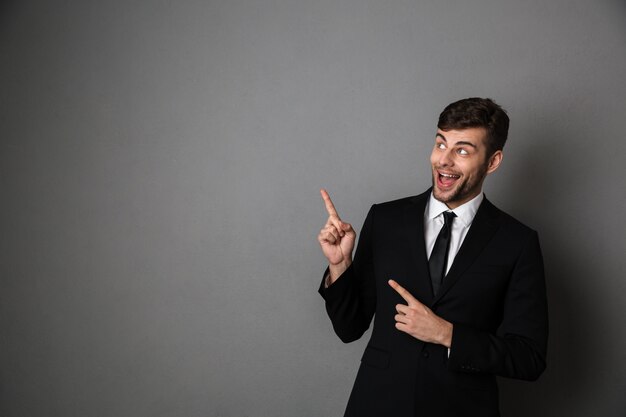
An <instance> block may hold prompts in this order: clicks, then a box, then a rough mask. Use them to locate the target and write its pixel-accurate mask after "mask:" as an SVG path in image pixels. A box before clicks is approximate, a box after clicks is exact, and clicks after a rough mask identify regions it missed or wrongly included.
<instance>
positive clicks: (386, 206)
mask: <svg viewBox="0 0 626 417" xmlns="http://www.w3.org/2000/svg"><path fill="white" fill-rule="evenodd" d="M429 196H430V189H429V190H427V191H425V192H423V193H422V194H418V195H413V196H409V197H403V198H399V199H397V200H391V201H385V202H382V203H377V204H374V205H373V206H372V209H376V211H377V212H394V211H397V210H404V209H406V208H415V207H425V206H426V202H427V201H428V197H429Z"/></svg>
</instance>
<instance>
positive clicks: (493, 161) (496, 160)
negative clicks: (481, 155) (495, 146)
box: [487, 150, 503, 174]
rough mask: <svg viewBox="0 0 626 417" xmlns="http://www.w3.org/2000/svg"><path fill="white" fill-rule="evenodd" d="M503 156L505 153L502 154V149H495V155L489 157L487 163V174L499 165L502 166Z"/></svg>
mask: <svg viewBox="0 0 626 417" xmlns="http://www.w3.org/2000/svg"><path fill="white" fill-rule="evenodd" d="M502 158H503V155H502V151H500V150H498V151H495V152H494V153H493V155H491V156H490V157H489V165H487V174H491V173H492V172H494V171H495V170H496V169H498V167H499V166H500V163H502Z"/></svg>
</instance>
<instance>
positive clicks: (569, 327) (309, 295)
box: [0, 0, 626, 417]
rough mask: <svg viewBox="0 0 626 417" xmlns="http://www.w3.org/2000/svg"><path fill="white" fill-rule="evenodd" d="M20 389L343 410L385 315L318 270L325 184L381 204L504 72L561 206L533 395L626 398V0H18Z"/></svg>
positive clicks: (12, 153) (6, 357)
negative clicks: (333, 300) (441, 121)
mask: <svg viewBox="0 0 626 417" xmlns="http://www.w3.org/2000/svg"><path fill="white" fill-rule="evenodd" d="M0 14H1V15H0V57H1V60H2V61H1V62H2V65H0V140H1V147H0V210H1V213H0V214H1V215H0V227H1V228H0V274H1V275H0V415H1V416H3V417H28V416H58V417H66V416H81V417H82V416H115V417H120V416H150V417H152V416H164V417H165V416H168V417H169V416H194V417H195V416H209V417H229V416H232V417H245V416H255V417H256V416H259V417H264V416H267V417H281V416H285V417H309V416H310V417H317V416H341V415H342V412H343V409H344V406H345V403H346V401H347V398H348V394H349V392H350V389H351V385H352V382H353V380H354V376H355V373H356V370H357V367H358V364H359V359H360V355H361V352H362V350H363V347H364V345H365V343H366V340H365V339H364V340H360V341H358V342H355V343H353V344H351V345H343V344H342V343H341V342H340V341H339V340H338V339H337V338H336V337H335V336H334V334H333V332H332V329H331V326H330V323H329V322H328V320H327V318H326V316H325V312H324V307H323V303H322V300H321V298H320V297H319V296H318V295H317V294H316V289H317V285H318V282H319V279H320V274H321V272H322V270H323V268H324V259H323V257H322V255H321V253H320V251H319V249H318V247H317V242H316V235H317V233H318V231H319V229H320V227H321V226H322V225H323V223H324V221H325V218H326V217H325V212H324V207H323V204H322V201H321V199H320V197H319V194H318V190H319V188H320V187H322V186H324V187H327V188H328V189H329V191H330V192H331V195H332V197H333V198H334V200H335V203H336V205H337V207H338V210H339V212H340V214H341V215H342V216H343V217H344V218H345V219H346V220H348V221H351V222H353V223H354V224H355V226H356V227H357V228H358V229H360V227H361V223H362V221H363V218H364V216H365V214H366V212H367V210H368V208H369V206H370V205H371V204H372V203H375V202H381V201H384V200H390V199H394V198H399V197H402V196H405V195H411V194H417V193H419V192H421V191H422V190H424V189H425V188H426V187H427V186H428V185H429V182H430V177H429V176H430V174H429V168H428V155H429V153H430V149H431V144H432V140H433V135H434V132H435V123H436V118H437V115H438V114H439V112H440V111H441V110H442V108H443V107H444V106H445V105H446V104H447V103H449V102H450V101H453V100H456V99H459V98H463V97H467V96H474V95H479V96H487V97H492V98H494V99H496V100H497V101H498V102H500V103H501V104H502V105H503V106H504V107H505V108H507V109H508V111H509V114H510V116H511V119H512V126H511V131H510V142H509V144H508V145H507V147H506V148H505V160H504V163H503V165H502V167H501V169H500V170H499V171H498V172H497V173H496V174H495V175H494V176H493V177H491V178H489V181H488V184H487V187H486V192H487V194H488V196H489V198H490V199H491V200H492V201H494V202H495V203H496V204H498V205H499V206H500V207H501V208H503V209H505V210H507V211H509V212H510V213H511V214H513V215H515V216H516V217H518V218H520V219H522V220H523V221H525V222H526V223H527V224H529V225H530V226H532V227H534V228H536V229H537V230H539V232H540V236H541V239H542V245H543V249H544V255H545V259H546V268H547V273H548V275H547V278H548V290H549V299H550V313H551V316H550V317H551V339H550V352H549V365H548V369H547V371H546V373H545V374H544V376H543V377H542V378H541V379H540V381H539V382H537V383H534V384H529V383H523V382H515V381H503V384H502V399H503V404H502V409H503V411H504V413H505V415H506V416H517V417H521V416H530V415H532V416H537V417H541V416H550V417H551V416H567V417H578V416H594V417H595V416H603V417H604V416H619V417H621V416H625V415H626V397H625V396H624V392H626V331H625V330H626V308H625V307H624V306H625V304H626V284H625V277H624V270H625V269H626V262H625V252H626V251H625V247H626V245H625V242H624V236H626V227H625V221H624V214H625V213H626V191H625V186H624V185H623V182H624V178H625V177H626V169H625V158H626V137H625V136H626V135H625V133H624V132H625V131H626V130H625V127H624V124H625V116H626V83H625V81H624V77H625V74H626V19H625V17H626V5H625V4H624V2H623V1H611V0H602V1H586V0H553V1H545V0H529V1H518V0H515V1H513V0H506V1H503V0H484V1H477V0H471V1H452V0H443V1H442V0H428V1H426V0H385V1H373V0H320V1H307V0H291V1H290V0H223V1H218V0H213V1H200V0H196V1H163V0H162V1H125V0H113V1H93V0H91V1H85V0H80V1H78V0H69V1H19V2H18V1H5V2H3V3H2V6H0Z"/></svg>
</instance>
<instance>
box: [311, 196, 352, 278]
mask: <svg viewBox="0 0 626 417" xmlns="http://www.w3.org/2000/svg"><path fill="white" fill-rule="evenodd" d="M320 193H321V194H322V199H323V200H324V204H325V205H326V211H327V212H328V220H326V224H325V225H324V227H323V228H322V230H320V233H319V235H318V236H317V240H318V242H319V243H320V246H321V248H322V252H323V253H324V256H325V257H326V259H328V265H329V268H330V283H329V284H332V283H333V282H335V280H336V279H337V278H339V276H340V275H341V274H342V273H343V272H344V271H345V270H346V269H348V267H349V266H350V264H352V250H353V249H354V241H355V239H356V233H355V232H354V229H353V228H352V225H350V223H346V222H343V221H341V219H340V218H339V215H338V214H337V210H336V209H335V205H334V204H333V202H332V200H331V199H330V196H329V195H328V193H327V192H326V190H324V189H322V190H320Z"/></svg>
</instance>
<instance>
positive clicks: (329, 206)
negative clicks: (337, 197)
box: [320, 188, 339, 218]
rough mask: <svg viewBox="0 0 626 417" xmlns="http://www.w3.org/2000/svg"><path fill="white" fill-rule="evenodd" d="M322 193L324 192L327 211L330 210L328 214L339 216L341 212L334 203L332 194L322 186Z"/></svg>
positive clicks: (323, 196)
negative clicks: (338, 212)
mask: <svg viewBox="0 0 626 417" xmlns="http://www.w3.org/2000/svg"><path fill="white" fill-rule="evenodd" d="M320 193H321V194H322V198H323V199H324V204H326V211H327V212H328V215H329V216H335V217H337V218H339V214H337V210H336V209H335V205H334V204H333V201H332V200H331V199H330V196H329V195H328V193H327V192H326V190H325V189H323V188H322V189H321V190H320Z"/></svg>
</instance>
